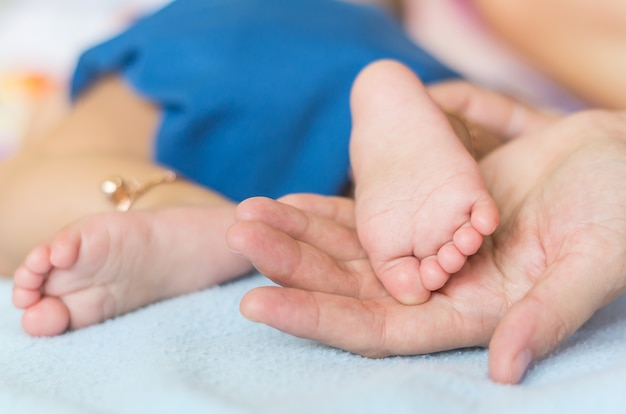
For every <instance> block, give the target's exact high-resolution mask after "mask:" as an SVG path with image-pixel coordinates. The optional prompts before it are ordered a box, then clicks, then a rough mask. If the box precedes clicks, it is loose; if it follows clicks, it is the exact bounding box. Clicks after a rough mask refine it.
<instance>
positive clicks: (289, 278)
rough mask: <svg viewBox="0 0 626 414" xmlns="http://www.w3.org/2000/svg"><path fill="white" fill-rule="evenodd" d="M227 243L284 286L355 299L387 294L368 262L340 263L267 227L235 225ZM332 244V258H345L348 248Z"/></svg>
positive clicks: (245, 222)
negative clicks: (333, 255) (344, 254)
mask: <svg viewBox="0 0 626 414" xmlns="http://www.w3.org/2000/svg"><path fill="white" fill-rule="evenodd" d="M227 241H228V243H229V245H230V247H231V248H232V249H234V250H236V251H238V252H240V253H241V254H243V255H244V256H246V257H247V258H248V259H249V260H250V261H251V262H252V263H253V264H254V266H255V267H256V268H257V270H258V271H259V272H261V273H262V274H264V275H265V276H267V277H268V278H270V279H271V280H273V281H274V282H276V283H278V284H279V285H281V286H287V287H297V288H301V289H307V290H313V291H320V292H328V293H337V294H342V295H349V296H354V297H379V296H384V295H386V294H387V293H386V291H385V290H384V288H383V287H382V285H380V283H379V282H378V280H377V279H376V278H375V277H374V276H373V274H372V272H371V267H370V265H369V261H368V260H367V259H355V260H353V261H341V260H337V259H336V258H334V257H332V255H331V254H329V253H326V252H325V251H323V250H320V249H318V248H316V247H313V246H311V245H309V244H308V243H304V242H302V241H299V240H296V239H294V238H293V237H291V236H290V235H288V234H286V233H285V232H283V231H281V230H278V229H276V228H274V227H272V226H269V225H267V224H265V223H261V222H256V221H244V222H238V223H235V224H234V225H233V226H232V227H231V228H230V229H229V231H228V233H227ZM332 243H337V244H336V245H329V246H327V248H328V250H329V251H330V252H332V254H342V248H343V247H345V246H344V245H342V243H341V240H333V241H332ZM343 253H345V252H343ZM368 272H369V273H368ZM368 275H369V277H367V276H368Z"/></svg>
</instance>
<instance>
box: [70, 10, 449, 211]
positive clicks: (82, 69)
mask: <svg viewBox="0 0 626 414" xmlns="http://www.w3.org/2000/svg"><path fill="white" fill-rule="evenodd" d="M383 58H390V59H397V60H400V61H402V62H404V63H406V64H407V65H409V66H410V67H411V68H413V70H415V72H416V73H418V74H419V75H420V76H421V77H422V79H423V80H424V81H425V82H433V81H438V80H443V79H447V78H451V77H455V76H456V74H455V73H454V72H453V71H451V70H450V69H448V68H446V67H445V66H443V65H442V64H440V63H439V62H437V61H436V60H435V59H433V58H432V57H431V56H430V55H428V54H427V53H426V52H425V51H424V50H422V49H420V48H419V47H418V46H416V45H415V44H414V43H413V42H412V41H411V40H410V39H409V38H408V37H407V36H406V35H405V34H404V32H403V30H402V28H401V27H400V26H399V25H398V23H397V22H396V21H394V19H393V18H392V17H390V16H389V15H387V14H386V13H385V12H383V11H382V10H379V9H378V8H375V7H371V6H359V5H354V4H346V3H342V2H339V1H333V0H177V1H174V2H172V3H171V4H169V5H167V6H166V7H165V8H163V9H162V10H160V11H158V12H156V13H155V14H153V15H151V16H148V17H146V18H144V19H142V20H141V21H139V22H137V24H135V25H133V26H132V27H131V28H130V29H128V30H126V31H125V32H123V33H121V34H120V35H119V36H117V37H115V38H113V39H111V40H110V41H107V42H105V43H103V44H101V45H98V46H96V47H94V48H93V49H91V50H89V51H87V52H86V53H84V54H83V55H82V57H81V58H80V60H79V63H78V66H77V69H76V72H75V75H74V78H73V87H72V92H73V96H77V95H78V94H80V93H81V91H83V90H85V88H86V87H88V86H89V85H90V84H92V83H93V82H94V80H95V79H98V78H99V77H101V76H104V75H105V74H110V73H120V74H122V76H123V77H124V78H125V79H126V80H127V81H128V82H129V84H130V85H131V86H132V87H133V88H134V89H135V90H136V91H138V92H139V93H140V94H142V95H143V96H144V97H146V98H147V99H149V100H150V101H152V102H154V103H156V104H157V105H159V106H160V107H162V108H163V115H162V120H161V125H160V128H159V131H158V134H157V137H156V142H155V154H154V156H155V159H156V161H158V162H159V163H161V164H164V165H166V166H169V167H170V168H173V169H175V170H177V171H178V172H179V173H181V174H182V175H184V176H186V177H187V178H188V179H190V180H192V181H195V182H197V183H200V184H203V185H205V186H208V187H210V188H213V189H215V190H217V191H218V192H220V193H222V194H224V195H225V196H227V197H229V198H231V199H233V200H236V201H238V200H241V199H243V198H246V197H249V196H253V195H265V196H270V197H278V196H280V195H284V194H287V193H292V192H316V193H322V194H337V193H340V192H341V191H342V190H344V189H345V187H346V185H347V184H348V179H349V177H348V171H349V159H348V158H349V157H348V140H349V136H350V125H351V123H350V108H349V93H350V87H351V85H352V81H353V80H354V78H355V76H356V75H357V73H358V72H359V71H360V70H361V69H362V68H363V67H364V66H366V65H367V64H368V63H370V62H372V61H375V60H377V59H383Z"/></svg>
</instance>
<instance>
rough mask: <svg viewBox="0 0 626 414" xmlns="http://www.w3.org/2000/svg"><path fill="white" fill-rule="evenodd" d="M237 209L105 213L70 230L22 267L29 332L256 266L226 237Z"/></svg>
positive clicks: (16, 296) (19, 303) (19, 298)
mask: <svg viewBox="0 0 626 414" xmlns="http://www.w3.org/2000/svg"><path fill="white" fill-rule="evenodd" d="M233 211H234V205H231V204H224V205H223V206H222V205H220V206H215V207H184V208H164V209H160V210H155V211H134V212H124V213H118V212H115V213H104V214H100V215H94V216H91V217H87V218H85V219H83V220H81V221H78V222H77V223H75V224H72V225H70V226H68V227H66V228H65V229H64V230H62V231H61V232H59V233H58V234H57V235H56V237H55V238H54V239H53V240H52V241H51V242H50V243H48V244H44V245H41V246H39V247H36V248H35V249H34V250H33V251H32V252H31V253H30V254H29V255H28V256H27V258H26V259H25V261H24V263H23V264H22V265H21V267H20V268H19V269H18V270H17V271H16V272H15V276H14V280H15V284H14V289H13V303H14V305H15V306H16V307H18V308H20V309H24V314H23V317H22V327H23V329H24V330H25V331H26V332H27V333H28V334H30V335H33V336H51V335H58V334H61V333H63V332H65V331H67V330H68V329H77V328H81V327H85V326H89V325H93V324H96V323H99V322H102V321H104V320H107V319H110V318H113V317H115V316H118V315H121V314H124V313H126V312H129V311H132V310H134V309H137V308H139V307H142V306H145V305H148V304H150V303H153V302H155V301H158V300H161V299H166V298H170V297H173V296H177V295H180V294H184V293H189V292H193V291H197V290H200V289H203V288H206V287H209V286H212V285H215V284H218V283H221V282H223V281H225V280H227V279H231V278H233V277H235V276H237V275H240V274H243V273H245V272H246V271H248V270H250V269H251V265H250V264H249V263H248V261H247V260H244V259H243V258H241V257H240V256H238V255H235V254H233V253H232V252H231V251H229V249H228V248H227V246H226V243H225V241H224V234H225V233H226V230H227V228H228V227H229V226H230V225H231V223H232V222H233ZM190 240H193V242H191V243H190V242H189V241H190ZM180 246H184V248H183V249H181V248H180Z"/></svg>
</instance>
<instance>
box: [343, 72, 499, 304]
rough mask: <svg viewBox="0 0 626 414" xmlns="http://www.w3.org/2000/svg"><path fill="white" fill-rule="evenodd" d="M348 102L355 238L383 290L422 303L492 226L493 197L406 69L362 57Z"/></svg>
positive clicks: (495, 220) (495, 211)
mask: <svg viewBox="0 0 626 414" xmlns="http://www.w3.org/2000/svg"><path fill="white" fill-rule="evenodd" d="M351 107H352V118H353V131H352V136H351V142H350V157H351V162H352V168H353V174H354V180H355V184H356V185H355V201H356V225H357V230H358V236H359V239H360V241H361V243H362V245H363V248H364V249H365V251H366V252H367V253H368V255H369V257H370V260H371V262H372V267H373V269H374V271H375V273H376V275H377V277H378V278H379V279H380V281H381V283H382V284H383V286H384V287H385V288H386V289H387V290H388V292H389V293H390V294H391V295H392V296H393V297H394V298H395V299H397V300H398V301H400V302H401V303H404V304H419V303H423V302H425V301H427V300H428V298H429V297H430V293H431V292H432V291H435V290H438V289H440V288H441V287H443V286H444V285H445V283H446V282H447V281H448V278H449V276H450V274H453V273H456V272H458V271H459V270H461V268H462V267H463V265H464V264H465V262H466V259H467V257H468V256H471V255H473V254H474V253H476V252H477V251H478V249H479V248H480V246H481V244H482V240H483V237H484V236H488V235H490V234H492V233H493V232H494V231H495V229H496V227H497V225H498V219H499V215H498V209H497V206H496V204H495V203H494V201H493V199H492V198H491V196H490V195H489V193H488V191H487V189H486V187H485V184H484V182H483V179H482V176H481V174H480V171H479V169H478V165H477V163H476V160H475V159H474V158H473V156H472V155H471V154H470V152H468V150H467V149H466V148H465V146H464V145H463V143H462V142H461V141H460V140H459V137H458V136H457V135H456V134H455V131H454V130H453V128H452V125H451V123H450V121H449V120H448V118H447V117H446V115H445V114H444V112H442V110H441V109H440V108H439V107H438V106H437V105H436V104H435V103H434V102H433V101H432V100H431V98H430V97H429V95H428V93H427V92H426V89H425V87H424V85H423V84H422V83H421V82H420V80H419V79H418V78H417V76H416V75H415V74H413V72H412V71H411V70H410V69H408V68H407V67H405V66H404V65H402V64H400V63H398V62H394V61H378V62H375V63H373V64H371V65H369V66H368V67H366V68H365V69H364V70H363V71H362V72H361V73H360V74H359V76H358V77H357V79H356V81H355V83H354V86H353V89H352V96H351ZM466 132H469V131H466ZM407 137H408V138H409V139H407ZM469 138H472V137H471V136H470V137H469ZM469 141H470V142H469V144H471V139H470V140H469ZM470 149H471V148H470Z"/></svg>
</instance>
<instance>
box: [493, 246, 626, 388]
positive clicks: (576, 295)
mask: <svg viewBox="0 0 626 414" xmlns="http://www.w3.org/2000/svg"><path fill="white" fill-rule="evenodd" d="M596 263H597V261H590V260H588V259H587V258H584V255H580V256H579V257H577V256H575V255H570V256H568V257H565V258H564V259H562V260H560V261H557V262H555V263H554V264H553V265H552V266H550V267H549V268H548V269H547V270H546V271H545V273H544V274H543V275H542V276H541V278H540V281H539V282H538V283H537V284H536V285H535V286H534V287H533V288H532V289H531V290H530V291H528V293H527V294H526V295H525V296H524V297H523V298H522V299H521V300H520V301H518V302H517V303H516V304H514V305H513V306H512V307H511V308H510V309H509V310H508V311H507V313H506V314H505V315H504V317H503V318H502V320H501V321H500V323H499V324H498V326H497V327H496V329H495V331H494V334H493V336H492V339H491V342H490V344H489V349H490V355H489V373H490V376H491V377H492V379H493V380H494V381H497V382H501V383H507V384H515V383H518V382H519V381H520V380H521V379H522V378H523V376H524V373H525V372H526V370H527V368H528V365H529V364H530V363H531V362H532V361H533V360H536V359H538V358H540V357H542V356H544V355H546V354H548V353H549V352H550V351H552V350H554V349H555V348H556V347H557V346H558V345H559V344H561V343H562V342H563V341H564V340H565V339H566V338H568V337H569V336H570V335H572V334H573V333H574V332H575V331H576V330H577V329H578V328H579V327H580V326H581V325H582V324H583V323H585V322H586V321H587V320H588V319H589V318H591V316H592V315H593V314H594V312H595V311H596V310H597V309H599V308H600V307H601V306H603V305H605V304H607V303H608V302H609V301H610V299H612V298H614V297H615V294H616V293H615V292H617V291H618V290H619V289H618V288H617V287H616V286H614V284H613V283H611V282H610V281H609V280H607V279H606V277H607V273H605V270H607V269H604V270H601V271H599V270H598V269H597V268H596V267H597V266H595V264H596ZM599 278H602V279H604V282H603V283H598V279H599Z"/></svg>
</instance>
